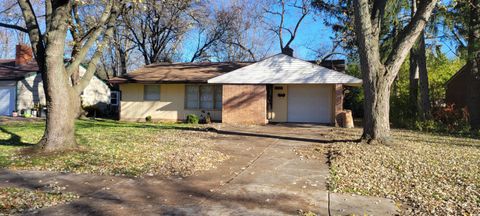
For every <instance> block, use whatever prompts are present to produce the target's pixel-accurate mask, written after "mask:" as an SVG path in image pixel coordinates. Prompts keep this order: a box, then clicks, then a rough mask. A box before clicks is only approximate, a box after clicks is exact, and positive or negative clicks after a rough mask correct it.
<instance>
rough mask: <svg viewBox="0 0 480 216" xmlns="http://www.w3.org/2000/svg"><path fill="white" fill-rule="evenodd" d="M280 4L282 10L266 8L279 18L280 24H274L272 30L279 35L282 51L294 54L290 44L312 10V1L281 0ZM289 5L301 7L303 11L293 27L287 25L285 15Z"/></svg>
mask: <svg viewBox="0 0 480 216" xmlns="http://www.w3.org/2000/svg"><path fill="white" fill-rule="evenodd" d="M278 4H279V7H280V10H272V9H266V12H267V13H268V14H270V15H273V16H276V17H278V18H279V23H278V25H276V26H274V27H273V28H272V29H271V30H272V31H273V32H274V33H275V34H277V36H278V40H279V45H280V49H281V51H282V53H284V54H288V55H293V50H292V49H291V47H290V45H291V44H292V42H293V41H294V40H295V37H296V36H297V33H298V29H299V28H300V25H301V23H302V21H303V19H305V17H306V16H307V15H308V14H310V12H311V2H310V1H309V0H295V1H293V2H287V1H285V0H280V1H279V2H278ZM287 7H291V8H295V9H299V10H300V11H301V14H300V16H299V18H298V20H297V22H296V24H295V26H294V27H293V28H289V27H287V26H286V25H285V18H286V17H285V15H286V12H287ZM285 31H286V32H287V33H288V37H287V40H286V42H285V38H284V37H285V35H284V33H285Z"/></svg>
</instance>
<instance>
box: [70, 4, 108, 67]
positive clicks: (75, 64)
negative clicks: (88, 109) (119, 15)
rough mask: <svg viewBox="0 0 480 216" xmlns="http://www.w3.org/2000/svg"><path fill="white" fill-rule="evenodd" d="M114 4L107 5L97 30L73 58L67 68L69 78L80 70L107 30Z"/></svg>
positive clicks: (96, 27)
mask: <svg viewBox="0 0 480 216" xmlns="http://www.w3.org/2000/svg"><path fill="white" fill-rule="evenodd" d="M113 4H114V0H110V1H109V3H108V4H107V5H106V7H105V10H104V11H103V13H102V16H101V17H100V20H99V23H98V25H97V26H95V27H94V28H95V30H94V31H93V33H92V35H91V36H90V37H89V38H88V40H87V42H86V43H85V44H84V45H83V47H82V48H81V49H80V50H79V51H78V53H77V55H76V56H72V60H73V62H71V63H70V65H68V66H67V68H66V70H67V74H68V76H70V75H72V73H73V72H74V71H75V70H78V67H79V66H80V64H81V63H82V61H83V60H85V57H86V56H87V54H88V50H90V48H91V47H92V46H93V44H94V43H95V42H96V41H97V39H98V37H99V36H100V34H101V33H102V32H103V30H104V28H105V26H104V25H105V23H106V22H107V21H108V20H109V18H110V17H111V13H112V11H113V9H112V7H113Z"/></svg>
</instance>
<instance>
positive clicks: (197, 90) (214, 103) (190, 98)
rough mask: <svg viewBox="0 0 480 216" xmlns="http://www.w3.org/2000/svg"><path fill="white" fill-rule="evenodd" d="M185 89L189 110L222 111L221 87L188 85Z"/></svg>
mask: <svg viewBox="0 0 480 216" xmlns="http://www.w3.org/2000/svg"><path fill="white" fill-rule="evenodd" d="M185 88H186V90H185V92H186V94H187V96H186V105H185V107H186V108H187V109H203V110H220V109H222V86H221V85H186V87H185Z"/></svg>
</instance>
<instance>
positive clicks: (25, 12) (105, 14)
mask: <svg viewBox="0 0 480 216" xmlns="http://www.w3.org/2000/svg"><path fill="white" fill-rule="evenodd" d="M96 3H97V4H94V5H84V4H83V3H82V2H81V1H70V0H62V1H53V0H47V1H45V2H44V8H45V16H44V19H45V32H43V33H42V28H40V24H39V22H38V18H39V15H37V13H36V12H35V10H34V8H33V6H32V3H31V2H30V1H29V0H18V6H19V7H20V10H21V12H22V17H23V21H24V23H25V27H23V26H20V25H15V26H10V27H9V28H13V29H16V30H19V31H23V32H25V33H27V34H28V35H29V38H30V43H31V45H32V49H33V52H34V56H35V60H36V61H37V64H38V66H39V69H40V72H41V74H42V78H43V87H44V92H45V96H46V101H47V110H48V115H47V119H46V127H45V132H44V135H43V137H42V139H41V140H40V142H39V145H38V146H39V147H40V148H41V149H43V150H44V151H57V150H64V149H69V148H75V147H76V140H75V133H74V132H75V125H74V123H75V117H76V111H77V110H78V107H79V106H80V94H81V93H82V91H83V90H84V89H85V87H86V86H87V85H88V83H89V82H90V80H91V78H92V77H93V75H94V72H95V70H96V67H97V64H98V60H99V59H100V56H101V55H102V52H103V49H104V47H105V46H106V44H107V42H108V38H109V37H111V35H112V34H113V29H114V28H115V20H116V19H117V17H118V15H119V11H120V8H121V7H122V5H121V4H122V2H119V1H113V0H110V1H105V2H96ZM100 5H101V6H100ZM92 6H94V7H95V8H96V9H97V10H95V12H97V11H98V12H99V15H98V16H93V14H94V13H93V12H92V10H88V11H90V12H89V13H88V14H83V15H85V16H83V15H82V13H81V12H80V11H81V10H79V9H80V8H83V7H92ZM100 8H101V9H100ZM90 9H91V8H90ZM87 18H88V19H90V20H91V22H90V24H86V21H85V19H87ZM2 26H3V27H6V25H2ZM84 27H89V28H88V29H86V28H84ZM68 33H70V34H71V35H70V36H69V35H68ZM70 37H71V38H73V43H74V44H73V46H72V54H71V56H72V59H71V61H70V63H69V64H65V63H64V56H65V48H66V44H67V38H70ZM92 49H93V50H94V51H93V54H92V55H91V57H90V60H89V61H87V63H88V64H87V70H86V73H85V74H84V75H83V76H82V77H81V78H79V79H77V80H73V79H71V77H72V75H73V74H75V73H77V72H78V68H79V66H80V63H82V62H85V60H86V59H87V56H88V55H89V51H91V50H92Z"/></svg>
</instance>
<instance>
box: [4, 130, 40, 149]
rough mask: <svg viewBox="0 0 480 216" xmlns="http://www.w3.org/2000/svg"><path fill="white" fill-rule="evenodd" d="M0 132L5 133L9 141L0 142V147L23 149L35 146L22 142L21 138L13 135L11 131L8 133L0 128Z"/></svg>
mask: <svg viewBox="0 0 480 216" xmlns="http://www.w3.org/2000/svg"><path fill="white" fill-rule="evenodd" d="M0 132H3V133H6V134H8V135H10V139H6V140H0V146H18V147H25V146H34V145H35V144H34V143H25V142H22V137H21V136H19V135H17V134H15V133H13V132H11V131H8V130H7V129H5V128H4V127H0Z"/></svg>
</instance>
